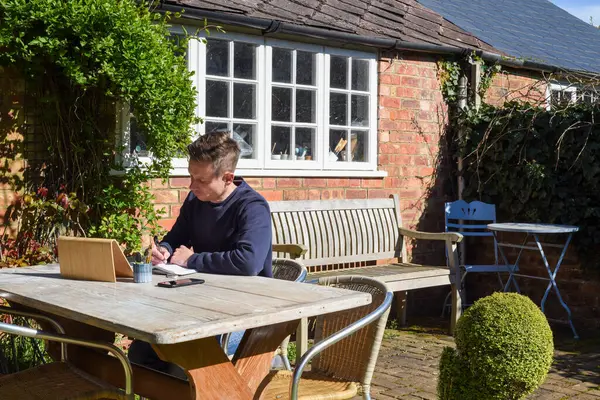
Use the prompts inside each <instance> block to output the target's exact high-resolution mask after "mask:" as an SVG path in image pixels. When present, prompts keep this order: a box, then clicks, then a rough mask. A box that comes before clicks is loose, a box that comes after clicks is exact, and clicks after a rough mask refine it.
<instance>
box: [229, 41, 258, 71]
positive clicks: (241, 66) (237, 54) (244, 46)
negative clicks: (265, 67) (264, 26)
mask: <svg viewBox="0 0 600 400" xmlns="http://www.w3.org/2000/svg"><path fill="white" fill-rule="evenodd" d="M233 51H234V54H233V76H234V77H235V78H241V79H256V45H253V44H248V43H234V44H233Z"/></svg>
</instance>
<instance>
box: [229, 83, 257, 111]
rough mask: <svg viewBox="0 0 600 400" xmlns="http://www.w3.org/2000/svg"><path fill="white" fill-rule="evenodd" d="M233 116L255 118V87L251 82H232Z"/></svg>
mask: <svg viewBox="0 0 600 400" xmlns="http://www.w3.org/2000/svg"><path fill="white" fill-rule="evenodd" d="M233 117H234V118H244V119H255V118H256V87H255V85H252V84H246V83H234V84H233Z"/></svg>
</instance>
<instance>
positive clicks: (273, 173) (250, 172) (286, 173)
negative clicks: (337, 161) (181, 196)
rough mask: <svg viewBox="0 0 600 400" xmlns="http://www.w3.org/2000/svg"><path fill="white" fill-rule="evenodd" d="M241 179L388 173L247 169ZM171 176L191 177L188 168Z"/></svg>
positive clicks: (241, 172)
mask: <svg viewBox="0 0 600 400" xmlns="http://www.w3.org/2000/svg"><path fill="white" fill-rule="evenodd" d="M235 174H236V175H239V176H241V177H244V178H245V177H254V176H268V177H316V178H385V177H386V176H388V174H387V172H386V171H350V170H341V171H340V170H338V171H333V170H309V169H246V168H240V169H238V170H236V171H235ZM171 176H189V173H188V170H187V168H173V169H171Z"/></svg>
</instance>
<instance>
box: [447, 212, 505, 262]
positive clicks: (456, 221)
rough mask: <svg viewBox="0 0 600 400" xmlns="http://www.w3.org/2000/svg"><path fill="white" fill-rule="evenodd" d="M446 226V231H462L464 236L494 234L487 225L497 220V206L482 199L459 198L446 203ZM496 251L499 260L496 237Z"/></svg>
mask: <svg viewBox="0 0 600 400" xmlns="http://www.w3.org/2000/svg"><path fill="white" fill-rule="evenodd" d="M444 218H445V220H444V226H445V230H446V232H460V233H461V234H462V235H463V236H494V234H493V233H492V232H491V231H489V230H488V229H487V225H488V224H491V223H494V222H496V206H495V205H494V204H490V203H484V202H481V201H472V202H470V203H467V202H466V201H464V200H457V201H453V202H449V203H446V204H445V212H444ZM494 252H495V257H496V263H497V262H498V244H497V243H496V240H495V239H494Z"/></svg>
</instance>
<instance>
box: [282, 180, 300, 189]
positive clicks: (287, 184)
mask: <svg viewBox="0 0 600 400" xmlns="http://www.w3.org/2000/svg"><path fill="white" fill-rule="evenodd" d="M277 187H278V188H299V187H302V179H300V178H277Z"/></svg>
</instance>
